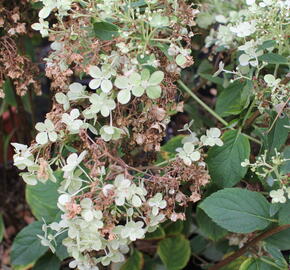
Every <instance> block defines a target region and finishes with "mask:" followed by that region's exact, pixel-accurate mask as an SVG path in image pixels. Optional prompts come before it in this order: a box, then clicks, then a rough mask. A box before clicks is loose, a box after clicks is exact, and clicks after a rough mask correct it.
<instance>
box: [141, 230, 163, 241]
mask: <svg viewBox="0 0 290 270" xmlns="http://www.w3.org/2000/svg"><path fill="white" fill-rule="evenodd" d="M164 237H165V232H164V230H163V228H162V227H158V228H157V229H156V230H155V231H154V232H150V233H146V235H145V238H144V239H145V240H159V239H163V238H164Z"/></svg>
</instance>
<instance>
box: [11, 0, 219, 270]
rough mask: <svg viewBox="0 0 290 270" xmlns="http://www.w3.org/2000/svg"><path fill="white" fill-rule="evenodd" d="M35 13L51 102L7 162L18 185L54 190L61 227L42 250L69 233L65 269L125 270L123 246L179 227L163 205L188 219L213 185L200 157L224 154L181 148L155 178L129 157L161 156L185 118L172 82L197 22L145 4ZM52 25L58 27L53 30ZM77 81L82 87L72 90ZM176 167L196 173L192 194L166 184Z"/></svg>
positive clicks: (72, 6) (58, 7)
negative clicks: (46, 50)
mask: <svg viewBox="0 0 290 270" xmlns="http://www.w3.org/2000/svg"><path fill="white" fill-rule="evenodd" d="M41 2H42V3H43V7H42V9H41V10H40V11H39V22H38V23H35V24H33V25H32V28H33V29H35V30H38V31H40V33H41V34H42V36H49V38H50V39H51V40H52V41H53V43H52V44H51V49H52V51H51V53H50V55H49V56H48V58H46V62H47V65H46V74H47V76H48V77H50V78H51V79H52V88H53V89H54V90H56V93H55V96H54V103H53V108H52V111H51V112H50V113H48V114H47V117H46V119H45V121H44V122H43V123H38V124H37V125H36V129H37V131H38V134H37V136H36V139H35V141H34V142H33V143H32V145H31V146H30V147H28V146H25V145H20V144H14V147H15V151H16V154H15V156H14V162H15V165H16V166H17V167H18V168H19V169H21V170H27V172H23V173H22V174H21V175H22V177H23V179H24V181H25V182H26V183H27V184H29V185H37V184H38V182H39V181H41V182H44V183H45V182H46V181H53V182H55V183H57V184H58V193H59V197H58V203H57V206H58V208H59V209H60V210H61V212H62V215H61V217H60V218H58V219H57V220H55V221H54V222H53V223H51V224H44V226H43V230H44V235H39V238H40V239H41V243H42V244H43V245H46V246H49V247H50V248H51V250H52V251H54V250H55V248H56V247H55V243H56V241H55V240H56V239H57V237H58V236H59V235H60V234H64V233H65V234H67V237H66V238H65V239H64V240H63V243H62V244H63V245H64V246H65V247H66V248H67V251H68V253H69V255H70V256H71V257H73V261H71V262H70V267H71V268H75V267H77V268H78V269H80V270H91V269H94V270H97V269H98V266H97V265H98V264H99V263H101V264H102V265H104V266H107V265H109V264H110V263H112V262H121V261H124V260H125V255H124V254H126V253H127V252H128V251H129V245H130V243H131V242H132V241H135V240H137V239H143V238H144V237H145V234H146V233H147V232H153V231H154V230H156V229H157V227H158V226H159V225H160V223H162V222H163V221H165V220H168V219H170V220H173V221H176V220H178V219H184V213H183V212H182V210H178V211H181V212H176V209H175V205H172V203H170V202H171V201H176V206H177V205H179V206H180V207H179V208H180V209H184V208H185V207H186V205H187V203H188V202H190V201H197V200H199V199H200V194H199V192H200V186H201V185H205V184H206V183H207V182H208V179H209V177H208V174H207V171H206V169H205V168H204V166H201V167H200V168H199V167H198V166H199V165H198V164H199V163H198V162H199V161H200V162H201V161H202V159H203V157H202V153H201V152H199V150H200V149H201V147H202V146H213V145H222V142H221V141H220V139H219V136H220V132H219V131H217V130H215V129H211V130H209V131H207V135H205V136H203V137H202V138H201V141H200V142H199V141H198V144H199V145H198V146H195V145H193V144H192V143H193V141H191V142H188V143H185V144H184V146H183V149H182V150H181V151H179V154H178V155H177V156H176V158H174V159H173V160H169V161H166V162H167V165H166V166H165V167H160V170H162V171H163V172H162V173H161V174H160V173H157V174H156V173H155V171H154V170H149V169H146V168H145V170H144V171H143V170H140V169H138V160H136V158H135V156H134V155H135V154H138V153H142V151H152V150H153V149H154V150H155V149H160V143H161V141H162V139H163V137H164V131H165V128H166V125H167V124H168V122H169V120H170V114H172V111H173V110H176V107H178V106H180V104H177V103H176V100H175V95H176V92H177V86H176V85H175V81H176V80H177V78H178V77H179V75H180V71H181V69H182V68H185V67H187V66H190V65H191V64H192V63H193V60H192V57H191V56H190V53H191V51H190V49H189V46H190V37H192V36H193V33H192V32H191V27H192V26H194V25H195V21H194V19H195V15H196V14H197V13H198V12H197V10H195V9H193V8H192V7H191V6H188V5H186V4H185V2H183V1H182V3H179V1H176V0H169V1H167V4H166V6H164V5H162V4H161V3H160V2H159V1H149V0H148V1H147V0H146V1H144V2H143V1H141V2H140V1H136V2H131V1H129V2H127V1H98V3H97V4H96V2H95V1H93V0H89V1H82V2H81V3H79V1H72V0H67V1H66V0H58V1H50V0H42V1H41ZM52 14H53V15H54V16H55V18H56V20H57V23H55V24H53V25H52V26H51V27H50V24H49V21H50V17H51V16H52ZM64 17H66V18H67V19H65V20H64ZM92 18H94V19H92ZM112 22H113V23H112ZM104 29H107V30H108V31H104ZM68 33H69V36H67V34H68ZM72 48H74V49H73V50H72ZM72 75H74V78H76V77H80V78H85V80H81V81H72ZM141 138H142V139H141ZM195 148H196V150H195ZM134 153H135V154H134ZM134 159H135V161H134ZM182 160H183V161H184V163H185V164H183V163H182V162H183V161H182ZM147 162H148V165H150V163H152V160H150V161H147ZM174 162H179V163H180V165H179V166H178V168H179V170H181V172H180V175H183V172H182V170H185V171H186V172H188V170H189V171H190V170H195V172H196V171H200V173H199V174H195V175H199V176H200V177H201V179H202V180H198V179H194V178H193V177H190V178H189V180H188V182H190V181H191V182H190V191H191V192H189V194H185V193H183V192H182V191H181V189H180V188H181V184H182V181H183V179H181V177H179V176H178V175H176V174H175V175H174V176H173V175H172V169H171V168H172V167H174V166H176V165H175V164H174ZM136 165H137V166H136ZM135 166H136V167H135ZM56 176H57V177H56ZM195 181H196V182H195ZM165 187H166V188H165ZM191 193H192V194H191Z"/></svg>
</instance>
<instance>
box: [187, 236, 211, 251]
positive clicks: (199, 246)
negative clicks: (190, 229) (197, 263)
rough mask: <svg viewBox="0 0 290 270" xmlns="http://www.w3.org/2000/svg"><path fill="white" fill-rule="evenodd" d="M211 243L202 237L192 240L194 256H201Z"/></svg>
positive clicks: (191, 245) (191, 246)
mask: <svg viewBox="0 0 290 270" xmlns="http://www.w3.org/2000/svg"><path fill="white" fill-rule="evenodd" d="M208 244H209V242H208V240H206V239H205V238H204V237H203V236H201V235H196V236H195V237H193V238H192V239H191V240H190V248H191V252H192V253H194V254H197V255H198V254H200V253H201V252H203V251H204V250H205V249H206V247H207V246H208Z"/></svg>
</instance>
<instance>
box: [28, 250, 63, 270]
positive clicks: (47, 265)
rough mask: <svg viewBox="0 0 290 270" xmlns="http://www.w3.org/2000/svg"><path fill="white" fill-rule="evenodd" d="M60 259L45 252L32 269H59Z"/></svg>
mask: <svg viewBox="0 0 290 270" xmlns="http://www.w3.org/2000/svg"><path fill="white" fill-rule="evenodd" d="M59 269H60V260H59V259H58V258H57V257H56V256H55V255H54V254H52V253H51V252H47V253H46V254H44V255H43V256H42V257H41V258H39V259H38V260H37V262H36V264H35V265H34V267H33V268H32V270H59Z"/></svg>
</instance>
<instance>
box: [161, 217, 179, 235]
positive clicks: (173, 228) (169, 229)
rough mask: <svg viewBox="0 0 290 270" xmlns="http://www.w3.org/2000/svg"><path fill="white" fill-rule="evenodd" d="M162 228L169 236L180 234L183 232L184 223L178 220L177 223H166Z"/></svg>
mask: <svg viewBox="0 0 290 270" xmlns="http://www.w3.org/2000/svg"><path fill="white" fill-rule="evenodd" d="M162 227H163V228H164V231H165V233H166V234H167V235H174V234H180V233H182V231H183V221H182V220H177V221H176V222H172V221H168V222H164V223H163V224H162Z"/></svg>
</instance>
